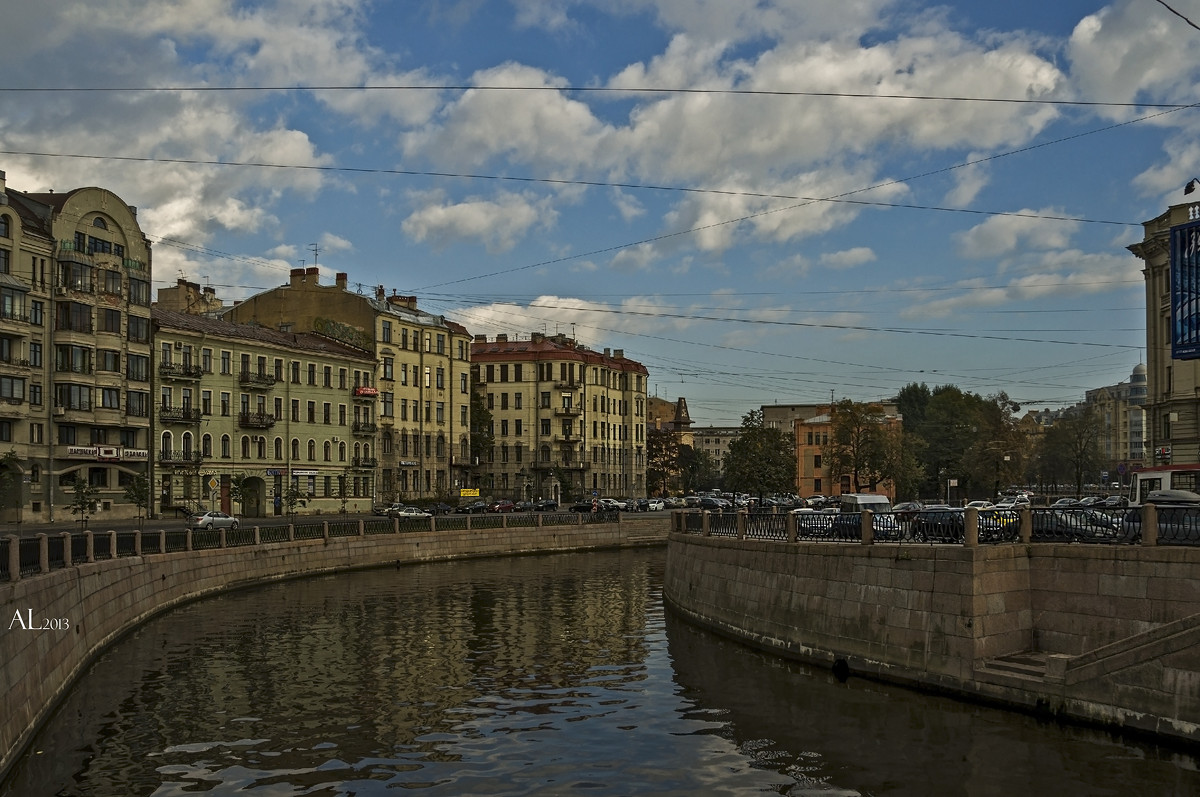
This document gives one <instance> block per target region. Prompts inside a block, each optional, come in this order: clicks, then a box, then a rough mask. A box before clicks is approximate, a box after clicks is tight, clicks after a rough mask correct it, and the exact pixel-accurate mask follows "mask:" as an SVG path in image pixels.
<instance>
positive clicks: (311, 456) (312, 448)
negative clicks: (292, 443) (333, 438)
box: [308, 440, 329, 462]
mask: <svg viewBox="0 0 1200 797" xmlns="http://www.w3.org/2000/svg"><path fill="white" fill-rule="evenodd" d="M326 459H329V457H326ZM308 461H309V462H316V461H317V441H316V440H309V441H308Z"/></svg>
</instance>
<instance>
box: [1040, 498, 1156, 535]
mask: <svg viewBox="0 0 1200 797" xmlns="http://www.w3.org/2000/svg"><path fill="white" fill-rule="evenodd" d="M1130 531H1131V532H1133V531H1137V532H1139V533H1140V532H1141V529H1140V527H1139V528H1137V529H1130ZM1032 538H1033V540H1034V541H1035V542H1126V541H1127V540H1126V539H1125V534H1124V532H1123V531H1122V524H1121V522H1120V521H1119V520H1118V519H1117V518H1114V517H1111V516H1109V515H1105V514H1103V513H1102V512H1096V511H1094V510H1091V509H1087V508H1084V509H1079V508H1070V507H1069V508H1066V509H1051V510H1049V511H1045V512H1040V511H1039V512H1034V513H1033V537H1032Z"/></svg>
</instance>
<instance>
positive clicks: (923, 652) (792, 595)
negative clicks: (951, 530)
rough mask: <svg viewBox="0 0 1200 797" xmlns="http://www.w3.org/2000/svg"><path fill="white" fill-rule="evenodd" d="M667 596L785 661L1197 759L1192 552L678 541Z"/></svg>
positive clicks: (1198, 644) (1195, 568)
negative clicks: (1126, 738)
mask: <svg viewBox="0 0 1200 797" xmlns="http://www.w3.org/2000/svg"><path fill="white" fill-rule="evenodd" d="M663 594H664V598H665V599H666V601H667V603H668V604H669V605H671V606H672V607H673V608H674V609H677V610H678V611H680V612H681V613H682V614H684V615H685V616H686V617H688V618H689V619H690V620H691V621H693V622H695V623H697V624H699V625H702V626H705V627H707V628H710V629H712V630H714V631H717V632H719V633H722V634H724V635H727V636H729V637H732V638H735V639H738V640H741V641H743V642H745V643H748V644H750V645H753V646H755V647H758V648H761V649H763V650H766V651H769V652H773V653H776V654H778V655H782V656H785V657H788V658H793V659H796V660H800V661H806V662H810V663H815V664H821V665H825V666H833V667H834V668H835V670H839V669H840V670H842V671H845V672H849V673H854V674H859V675H864V676H868V677H874V678H878V679H881V680H886V681H890V682H895V683H899V684H904V685H908V686H914V687H917V688H922V689H929V690H932V691H939V692H945V693H951V694H957V695H960V696H964V697H969V698H974V699H981V700H984V701H987V702H996V703H999V704H1002V705H1007V706H1009V707H1013V708H1018V709H1022V710H1031V711H1038V712H1046V713H1048V714H1051V715H1054V716H1058V717H1060V718H1064V719H1070V720H1076V721H1082V722H1087V723H1096V724H1100V725H1104V726H1107V727H1113V728H1121V729H1127V730H1130V731H1135V732H1145V733H1149V734H1153V735H1156V736H1158V737H1161V738H1165V739H1170V740H1172V741H1178V742H1182V743H1185V744H1189V745H1191V744H1200V549H1197V548H1195V547H1182V546H1171V547H1167V546H1160V547H1150V546H1140V545H1120V546H1113V545H1080V544H1024V543H1020V544H1003V545H978V546H974V547H972V546H964V545H914V544H899V543H872V542H867V543H863V542H845V543H830V542H811V543H805V542H789V541H770V540H749V539H738V538H736V537H729V536H725V537H714V536H704V535H698V534H694V533H692V534H689V533H684V532H682V531H679V532H673V533H672V534H671V538H670V540H669V542H668V547H667V566H666V573H665V581H664V585H663ZM1029 653H1031V654H1033V655H1032V656H1024V655H1023V654H1029ZM1006 657H1008V658H1014V657H1015V658H1016V659H1018V660H1020V659H1021V658H1029V659H1032V660H1034V661H1036V662H1037V664H1036V666H1035V667H1033V668H1029V667H1026V668H1024V670H1022V669H1021V668H1014V667H1011V666H1005V665H1004V659H1005V658H1006Z"/></svg>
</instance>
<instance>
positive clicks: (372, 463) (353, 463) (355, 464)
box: [350, 457, 379, 468]
mask: <svg viewBox="0 0 1200 797" xmlns="http://www.w3.org/2000/svg"><path fill="white" fill-rule="evenodd" d="M378 465H379V458H378V457H354V458H353V459H351V460H350V467H352V468H374V467H378Z"/></svg>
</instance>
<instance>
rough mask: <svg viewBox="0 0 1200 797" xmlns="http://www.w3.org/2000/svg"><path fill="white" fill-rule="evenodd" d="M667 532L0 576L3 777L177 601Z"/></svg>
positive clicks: (319, 544)
mask: <svg viewBox="0 0 1200 797" xmlns="http://www.w3.org/2000/svg"><path fill="white" fill-rule="evenodd" d="M360 528H361V527H360ZM667 531H668V520H667V518H666V517H665V516H659V517H636V518H635V517H630V516H623V517H621V518H620V520H619V522H614V523H595V524H582V525H570V526H540V525H539V526H528V527H522V528H490V529H481V530H464V531H426V532H413V533H400V534H374V535H371V534H368V535H364V534H359V535H358V536H346V537H326V538H317V539H306V540H292V541H284V542H275V543H267V544H258V545H252V546H242V547H236V548H213V549H209V550H198V551H197V550H190V551H180V552H174V553H164V554H148V555H142V556H122V557H119V558H113V559H106V560H103V561H96V562H83V563H78V564H72V565H71V566H69V567H66V568H62V569H57V570H52V571H50V572H47V573H41V574H38V575H35V576H32V577H28V578H22V579H20V580H16V581H9V582H0V606H3V607H5V608H4V611H5V616H4V622H3V624H2V625H0V684H2V685H3V695H4V710H3V711H2V712H0V751H3V757H2V758H0V779H2V778H3V775H4V773H5V772H7V771H8V768H9V767H10V766H11V765H12V763H13V760H14V759H15V757H16V756H17V755H18V754H19V753H20V751H21V750H23V749H24V747H25V746H26V745H27V744H28V743H29V741H30V739H31V738H32V735H33V733H34V732H35V731H36V729H37V727H38V725H39V724H40V723H41V722H43V721H44V720H45V719H46V717H47V716H48V715H49V713H50V711H51V710H52V709H53V707H54V705H55V704H56V703H57V701H58V700H59V699H60V698H61V697H62V696H63V694H65V692H66V691H67V690H68V689H69V688H70V687H71V685H72V684H73V683H74V681H75V679H76V678H77V677H78V676H79V675H80V674H81V673H82V672H83V670H84V669H85V668H86V666H87V665H88V664H89V663H90V662H91V660H92V659H93V658H94V657H95V656H96V655H97V654H98V653H99V652H100V651H101V650H103V649H104V648H105V647H106V646H107V645H109V644H111V643H112V642H113V641H114V640H116V639H117V638H118V637H120V636H121V635H122V634H124V633H126V632H128V631H129V630H131V629H133V628H134V627H136V626H137V625H138V624H140V623H142V622H144V621H145V620H147V619H148V618H149V617H151V616H153V615H155V614H157V613H159V612H162V611H164V610H166V609H169V608H170V607H172V606H176V605H179V604H180V603H183V602H185V601H190V600H194V599H196V598H199V597H202V596H205V595H211V594H214V593H218V592H222V591H225V590H230V589H236V588H239V587H244V586H249V585H253V584H259V583H264V582H269V581H274V580H279V579H286V578H296V577H301V576H309V575H315V574H321V573H330V572H336V571H343V570H354V569H361V568H370V567H380V566H388V565H402V564H406V563H415V562H429V561H436V560H448V559H458V558H467V557H487V556H508V555H513V554H534V553H552V552H560V551H583V550H599V549H606V548H623V547H636V546H640V545H656V544H657V545H661V544H663V543H664V542H665V540H666V537H667ZM14 571H15V568H14ZM47 626H48V627H47Z"/></svg>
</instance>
